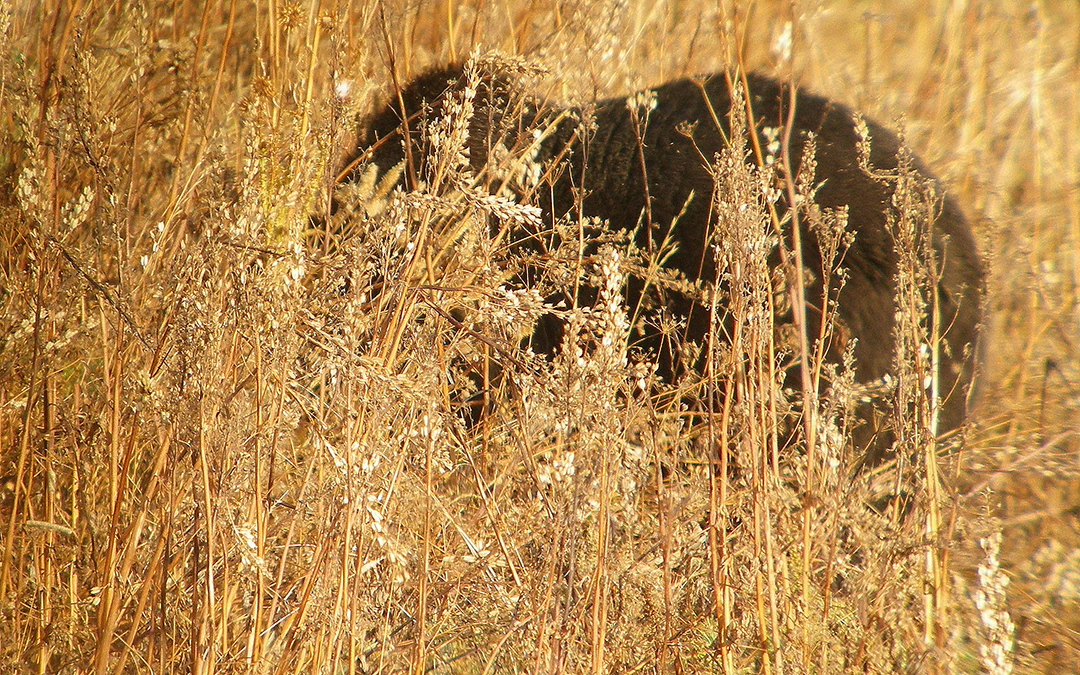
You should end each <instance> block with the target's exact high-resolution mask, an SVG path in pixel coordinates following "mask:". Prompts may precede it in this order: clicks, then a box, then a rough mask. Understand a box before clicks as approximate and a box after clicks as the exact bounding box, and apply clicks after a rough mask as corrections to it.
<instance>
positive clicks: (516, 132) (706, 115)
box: [352, 66, 984, 463]
mask: <svg viewBox="0 0 1080 675" xmlns="http://www.w3.org/2000/svg"><path fill="white" fill-rule="evenodd" d="M736 77H737V76H736V75H734V74H730V75H729V74H724V73H720V74H716V75H712V76H710V77H707V78H704V79H701V80H690V79H681V80H675V81H672V82H667V83H665V84H662V85H660V86H659V87H656V88H655V89H652V90H651V92H653V93H654V94H655V107H654V108H653V109H652V110H651V112H650V113H649V114H648V117H647V124H645V123H644V120H645V118H644V117H641V116H639V117H638V118H635V117H633V116H632V115H631V112H630V108H629V107H628V105H627V98H625V97H621V98H613V99H606V100H601V101H599V102H597V103H596V104H595V105H594V106H589V108H588V109H584V110H583V109H568V108H556V107H551V106H547V105H545V104H543V103H541V102H539V101H536V100H533V99H530V98H528V97H523V98H518V97H515V96H514V95H513V90H514V87H512V86H510V84H508V83H507V81H506V80H505V79H501V78H499V77H496V76H486V77H485V78H483V79H482V81H481V85H480V87H479V88H478V93H477V95H476V97H475V100H474V109H475V111H476V112H475V115H474V117H473V121H472V123H471V127H470V137H469V141H468V150H469V154H470V163H471V165H472V167H473V169H474V170H479V169H481V168H482V167H483V166H484V164H485V162H486V161H487V159H488V153H489V148H490V147H491V143H493V142H501V143H504V144H506V145H513V144H514V143H515V142H519V141H521V139H525V140H531V139H532V138H533V136H532V135H530V133H529V132H530V131H531V130H533V129H536V128H539V127H542V126H544V125H546V124H548V122H549V121H550V120H558V121H557V122H556V123H555V129H554V132H553V133H550V135H548V136H547V137H546V139H545V140H543V142H542V147H541V148H540V152H539V153H538V154H539V156H540V159H541V160H544V159H548V160H558V162H559V163H560V168H559V169H557V170H554V171H550V172H549V173H548V175H549V177H550V179H549V180H548V182H547V185H546V187H545V188H544V189H542V190H540V191H539V193H538V194H535V195H532V196H533V197H534V198H535V203H536V204H537V205H538V206H540V207H541V209H542V210H543V213H544V217H545V219H546V221H547V222H548V223H551V222H554V219H557V218H560V217H563V216H565V215H567V214H569V213H571V212H572V210H574V209H575V208H576V205H577V202H576V201H575V199H579V198H580V196H581V195H582V194H584V197H583V199H581V200H580V209H581V214H582V215H585V216H597V217H599V218H602V219H604V220H605V221H606V222H607V223H608V226H609V227H610V228H612V229H615V230H623V231H627V232H629V231H634V230H635V229H636V231H637V244H638V246H639V247H641V248H642V249H643V250H647V251H648V250H652V248H653V247H655V246H656V245H657V242H660V241H663V240H664V238H665V237H667V236H669V234H670V235H671V236H673V237H674V239H675V240H676V241H677V242H678V248H677V251H676V252H675V253H674V255H672V256H671V257H670V258H668V260H667V265H668V266H669V267H670V268H674V269H677V270H679V271H681V272H682V274H684V275H685V276H686V277H687V278H688V279H690V280H693V281H696V280H699V279H700V280H707V281H712V280H715V279H716V278H717V270H716V266H715V262H714V255H713V252H712V250H711V247H710V246H709V245H708V242H709V240H710V228H711V227H712V225H713V222H712V218H711V216H710V195H711V194H712V191H713V177H712V175H710V172H709V169H708V167H707V166H706V163H705V162H706V160H711V158H712V157H713V156H714V153H717V152H718V151H720V150H721V149H723V148H724V147H725V146H726V144H727V142H728V141H727V140H726V137H727V136H728V135H729V132H730V126H729V125H730V122H729V117H728V113H729V110H730V108H731V89H730V87H731V82H734V81H736V80H735V78H736ZM463 83H464V77H463V70H462V68H461V67H460V66H458V67H449V68H443V69H438V70H433V71H429V72H427V73H425V74H423V75H421V76H420V77H418V78H417V79H416V80H414V81H413V82H411V83H410V84H408V85H407V86H406V87H405V88H404V89H403V90H401V91H400V92H399V94H400V96H398V95H394V96H393V97H392V99H391V102H390V104H389V105H388V106H387V107H386V108H384V109H383V110H381V111H380V112H378V113H377V114H376V115H375V117H374V118H373V119H372V121H371V123H370V125H369V128H368V134H367V137H366V140H365V141H364V142H363V143H362V144H361V146H360V150H359V151H358V152H357V153H356V155H354V157H353V158H352V159H353V164H355V163H356V160H358V159H369V160H370V161H372V162H374V163H375V164H376V165H377V166H378V167H379V168H380V169H382V170H387V169H389V168H390V167H392V166H395V165H398V164H400V163H401V162H402V160H403V159H404V160H406V165H407V166H406V176H407V178H406V180H407V181H415V180H417V178H418V177H420V178H422V177H423V175H424V171H425V170H426V169H425V166H424V163H423V161H424V157H426V156H427V150H426V148H425V147H424V140H423V135H422V134H420V133H418V128H419V127H420V125H421V124H422V122H423V120H431V119H434V118H436V117H437V116H438V115H439V113H440V110H441V109H442V106H443V105H444V104H445V102H446V101H447V100H449V97H450V96H453V95H460V92H461V89H462V87H463ZM745 83H746V90H747V92H748V93H747V95H746V98H747V99H748V101H749V107H750V113H751V114H750V117H749V119H751V120H753V123H754V125H755V127H756V131H757V133H758V143H759V144H760V146H761V147H764V146H766V145H767V144H768V143H769V142H770V141H775V138H776V136H775V131H773V132H772V134H773V135H772V136H769V137H766V135H765V129H766V128H772V129H773V130H775V129H782V128H783V127H784V125H785V123H787V121H788V112H789V107H790V106H791V104H792V100H793V98H792V92H791V90H790V87H789V85H787V84H786V83H782V82H779V81H777V80H775V79H772V78H769V77H765V76H761V75H755V74H751V75H747V76H746V79H745ZM402 105H404V109H402ZM794 106H795V112H794V116H793V118H792V135H791V141H790V158H791V170H792V175H798V171H799V166H800V164H801V161H802V151H803V147H804V143H805V139H806V138H807V137H808V135H809V134H811V133H812V134H813V136H814V137H815V138H816V152H815V160H816V172H815V175H814V179H813V184H814V185H815V186H816V187H817V189H816V192H815V201H816V203H817V204H818V205H819V206H820V207H828V208H840V207H846V208H847V210H848V228H849V230H850V231H851V232H853V233H854V239H853V241H852V243H851V246H850V248H849V249H848V250H847V252H846V254H845V255H844V257H843V262H842V264H843V266H844V267H845V268H846V269H847V280H846V282H845V284H844V285H843V287H842V288H841V289H840V290H839V295H838V315H839V319H840V322H841V323H842V324H843V331H842V333H843V334H844V335H846V336H849V337H854V338H857V343H856V347H855V359H856V373H855V375H856V379H857V380H858V381H859V382H863V383H868V382H871V381H874V380H876V379H877V378H881V377H882V376H884V375H886V373H888V372H889V371H891V370H892V369H893V368H894V363H893V361H894V335H893V332H894V324H895V312H896V309H895V307H896V303H895V290H894V286H895V276H896V273H897V253H896V250H895V247H894V243H893V239H892V236H891V235H890V234H889V231H888V229H887V227H886V222H887V219H889V218H890V217H892V215H893V212H894V207H893V205H892V197H893V191H894V182H892V181H887V180H881V179H880V178H878V179H875V178H872V177H871V176H870V175H869V174H868V173H867V172H866V171H864V170H863V168H861V166H860V161H859V151H858V148H857V145H858V143H859V141H860V138H861V136H860V134H859V133H858V130H857V121H856V117H855V115H854V114H853V112H852V111H851V109H849V108H847V107H846V106H844V105H842V104H839V103H836V102H833V101H830V100H828V99H826V98H823V97H821V96H817V95H814V94H811V93H807V92H805V91H803V90H801V89H799V90H796V91H795V96H794ZM510 108H513V110H509V109H510ZM566 113H570V114H566ZM581 120H585V122H584V123H583V122H582V121H581ZM717 121H718V122H719V126H718V124H717ZM642 127H643V129H642ZM866 127H867V128H868V131H869V138H870V148H871V150H870V155H869V164H870V167H872V170H873V171H874V172H875V174H878V175H879V176H880V175H888V174H890V173H893V172H896V170H897V169H898V164H899V159H898V157H899V153H900V144H899V140H898V138H897V136H896V135H895V134H894V133H892V132H891V131H889V130H887V129H885V128H883V127H882V126H880V125H878V124H876V123H874V122H872V121H869V120H867V121H866ZM406 130H408V136H407V138H406ZM688 131H689V132H691V133H688ZM748 161H755V160H754V159H753V157H751V158H750V159H748ZM643 165H644V166H643ZM911 169H912V170H913V172H914V174H915V175H916V176H917V177H921V178H923V179H925V183H926V184H927V185H929V186H933V187H934V192H935V193H936V195H938V203H937V205H936V209H935V212H936V214H937V215H936V220H935V221H934V223H933V227H932V237H931V241H932V246H933V250H934V256H935V258H936V259H937V260H938V261H939V265H940V266H941V267H942V272H941V275H940V281H939V285H938V289H937V291H938V301H939V307H940V317H941V321H940V325H941V326H942V327H943V333H944V343H943V345H942V358H941V363H942V368H941V372H940V373H939V375H940V391H941V392H942V395H943V396H944V397H945V398H944V402H943V404H942V407H941V410H940V417H939V429H938V430H939V432H946V431H949V430H952V429H956V428H957V427H959V426H960V425H961V424H962V422H963V420H964V415H965V399H966V394H967V391H968V389H969V387H970V385H971V380H972V377H973V369H974V368H973V366H974V363H973V362H974V354H975V342H976V338H977V333H978V328H979V324H980V309H981V308H980V305H981V298H982V293H983V281H984V270H983V265H982V262H981V260H980V258H979V255H978V253H977V251H976V247H975V242H974V240H973V237H972V233H971V230H970V228H969V226H968V223H967V221H966V220H965V218H964V216H963V214H962V213H961V212H960V209H959V207H958V206H957V204H956V202H955V201H954V200H953V199H952V198H951V197H950V196H949V195H948V194H947V193H946V192H945V190H944V189H943V188H941V186H940V185H938V183H937V182H936V180H935V179H934V178H933V176H932V174H930V172H929V171H928V170H927V169H926V167H925V166H924V165H923V164H922V163H921V162H920V161H919V160H917V159H915V160H913V161H912V162H911ZM644 176H647V181H648V186H647V189H646V186H645V184H644V182H645V178H644ZM579 186H583V187H584V190H583V191H582V190H578V189H576V188H577V187H579ZM691 193H693V195H694V197H693V198H692V199H690V197H691ZM646 195H648V196H649V199H650V201H649V209H648V211H646ZM688 199H689V202H688ZM779 207H780V209H781V213H783V211H784V210H785V209H786V208H787V207H786V198H781V200H780V202H779ZM573 214H574V215H576V214H577V211H573ZM646 217H647V218H648V220H649V221H650V224H651V227H639V225H640V224H641V223H642V222H643V221H644V220H645V218H646ZM673 222H675V225H674V231H673V232H670V233H669V231H668V230H669V229H670V228H671V227H672V223H673ZM787 229H789V230H790V227H789V228H787ZM801 231H802V236H801V239H802V262H803V265H804V267H805V268H806V269H808V270H811V271H819V270H821V260H820V256H821V253H820V251H819V249H818V245H817V241H818V239H817V236H816V235H815V234H813V233H812V232H811V231H810V230H809V228H808V227H807V226H806V225H805V224H804V225H803V227H802V228H801ZM785 236H790V233H788V235H785ZM789 243H790V242H785V244H789ZM531 245H535V244H531ZM779 260H780V258H779V255H778V254H774V255H773V258H772V260H771V262H772V263H773V264H778V263H779ZM924 262H925V261H924ZM818 276H820V275H818ZM834 281H835V280H833V282H831V283H834ZM822 286H823V285H822V283H821V282H820V280H817V281H813V282H811V283H810V284H809V285H808V286H807V287H806V289H805V295H806V300H807V307H808V310H807V313H806V320H807V327H808V335H810V336H816V335H817V334H818V327H819V316H820V307H821V305H822V291H823V288H822ZM640 289H641V283H640V281H637V280H635V279H633V278H631V280H630V282H629V283H628V287H627V303H628V306H629V307H631V308H633V307H635V306H637V304H638V302H639V301H641V291H640ZM836 289H837V286H836V285H835V283H834V285H833V286H831V289H830V290H831V292H834V293H835V292H836ZM652 304H654V305H660V306H663V307H666V308H667V309H668V310H670V311H671V312H672V313H674V314H675V315H677V316H680V317H682V318H683V319H685V331H684V333H685V338H686V339H688V340H692V341H696V342H697V343H698V344H701V343H702V342H703V338H704V337H705V336H706V333H707V331H708V326H709V320H708V310H707V308H706V307H704V306H703V305H701V304H699V303H697V302H695V301H693V300H691V299H689V298H688V297H686V296H685V295H681V294H678V293H670V292H669V293H668V295H667V297H665V298H662V299H661V300H659V301H658V302H654V303H652ZM553 326H554V331H553V330H552V328H553ZM638 330H639V334H638V335H634V336H632V341H633V342H634V344H635V345H638V346H641V347H642V348H643V349H645V350H647V351H649V352H650V353H651V354H652V356H653V358H655V359H656V360H657V362H658V365H659V373H660V375H661V376H662V377H665V378H666V379H669V380H671V379H673V378H675V377H677V376H678V375H679V374H680V373H682V372H684V371H685V370H686V369H688V368H700V366H701V363H702V360H701V357H700V355H697V356H694V355H691V356H687V355H686V354H685V352H683V351H678V350H673V349H671V348H669V347H667V345H668V344H670V341H669V340H664V339H662V336H661V335H659V334H658V332H657V331H656V330H655V329H653V330H652V332H651V333H650V329H649V328H648V327H639V328H638ZM553 332H554V333H555V334H554V335H553V334H552V333H553ZM558 332H559V329H558V326H557V322H556V323H553V322H543V321H542V322H541V326H540V327H538V329H537V333H536V335H534V338H533V344H534V347H535V348H536V350H537V351H538V352H540V351H547V352H548V353H551V352H553V351H554V349H556V348H557V345H558V340H559V335H558ZM840 351H841V350H839V349H835V348H834V349H832V350H830V358H832V359H834V360H835V359H837V358H838V355H839V352H840ZM793 370H794V369H793ZM796 382H797V378H796ZM864 413H867V410H861V411H860V416H862V417H866V416H869V415H864ZM872 414H873V413H872V412H870V415H872ZM879 432H881V429H879V428H878V425H877V424H876V423H872V424H866V425H864V428H863V429H862V431H861V432H857V433H856V436H855V438H856V442H857V443H860V444H862V445H864V448H863V449H864V450H865V451H867V453H868V455H869V456H868V458H867V459H868V461H869V462H871V463H873V462H875V461H877V460H878V459H880V457H881V455H882V453H883V452H884V451H885V450H886V449H887V447H888V443H889V440H888V436H889V434H888V433H887V431H885V432H883V433H879ZM875 437H876V438H875Z"/></svg>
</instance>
